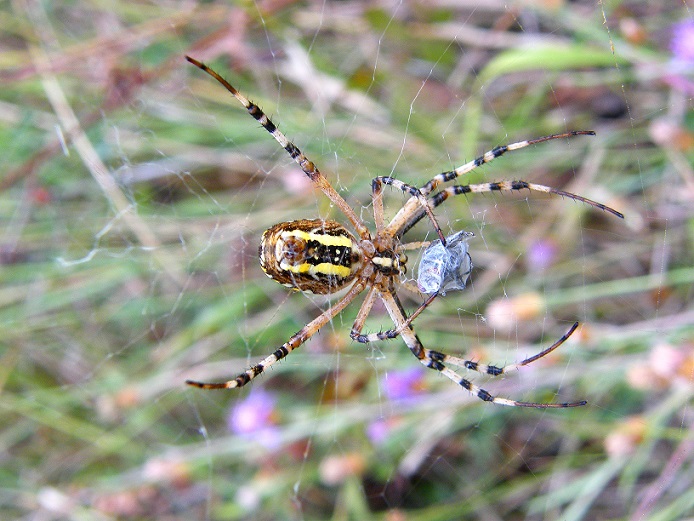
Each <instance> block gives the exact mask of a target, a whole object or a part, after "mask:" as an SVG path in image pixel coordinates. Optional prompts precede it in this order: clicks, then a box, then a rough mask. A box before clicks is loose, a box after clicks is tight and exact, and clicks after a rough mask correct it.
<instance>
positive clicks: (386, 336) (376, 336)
mask: <svg viewBox="0 0 694 521" xmlns="http://www.w3.org/2000/svg"><path fill="white" fill-rule="evenodd" d="M438 295H439V294H438V293H433V294H432V295H430V296H429V298H427V299H426V300H425V301H424V302H423V303H422V304H420V306H419V307H418V308H417V309H416V310H415V311H414V313H412V314H411V315H410V316H409V317H407V319H406V320H405V321H404V322H403V323H402V324H400V325H398V326H397V327H396V328H395V329H389V330H388V331H379V332H378V333H368V334H366V335H362V334H361V330H362V328H363V326H364V323H363V321H362V323H361V324H360V327H359V328H357V327H356V326H357V324H356V323H355V327H353V328H352V331H351V332H350V334H349V336H350V337H351V338H352V340H355V341H357V342H360V343H362V344H367V343H369V342H377V341H379V340H391V339H393V338H397V336H398V335H400V334H401V333H402V332H403V330H404V329H405V328H408V327H410V324H412V322H413V321H414V319H415V318H417V317H418V316H419V315H420V313H421V312H422V311H424V310H425V309H426V308H427V307H428V306H429V304H431V303H432V302H433V301H434V299H435V298H436V297H438Z"/></svg>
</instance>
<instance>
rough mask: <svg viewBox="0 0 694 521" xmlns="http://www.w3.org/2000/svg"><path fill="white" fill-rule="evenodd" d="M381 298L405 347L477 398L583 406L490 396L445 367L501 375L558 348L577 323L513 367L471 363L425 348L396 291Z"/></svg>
mask: <svg viewBox="0 0 694 521" xmlns="http://www.w3.org/2000/svg"><path fill="white" fill-rule="evenodd" d="M381 298H382V299H383V303H384V304H385V306H386V309H387V310H388V314H390V316H391V318H392V319H393V322H395V324H398V329H400V328H402V330H401V333H400V334H401V336H402V338H403V340H404V341H405V343H406V344H407V347H409V349H410V351H411V352H412V354H413V355H414V356H416V357H417V359H418V360H419V361H420V363H422V364H423V365H424V366H425V367H428V368H429V369H435V370H436V371H439V372H440V373H441V374H443V375H444V376H446V377H447V378H448V379H450V380H452V381H453V382H455V383H457V384H458V385H460V386H461V387H462V388H463V389H465V390H466V391H467V392H469V393H470V394H471V395H473V396H475V397H477V398H479V399H480V400H483V401H485V402H492V403H496V404H499V405H507V406H510V407H531V408H535V409H559V408H566V407H580V406H582V405H585V404H586V402H585V401H583V400H582V401H579V402H563V403H536V402H520V401H516V400H509V399H508V398H500V397H497V396H493V395H492V394H490V393H489V392H488V391H486V390H484V389H482V388H481V387H478V386H477V385H475V384H473V383H472V382H471V381H470V380H468V379H467V378H463V377H462V376H460V375H459V374H458V373H456V372H455V371H454V370H452V369H450V368H449V367H447V366H446V362H448V363H451V364H455V365H458V364H456V362H459V363H460V364H459V365H460V366H461V367H465V368H466V369H470V370H473V371H477V372H481V373H484V374H491V375H493V376H497V375H499V374H503V373H504V372H505V370H508V369H510V368H512V367H520V366H523V365H528V364H530V363H532V362H534V361H535V360H537V359H539V358H542V357H543V356H545V355H547V354H549V353H551V352H552V351H553V350H554V349H556V348H557V347H559V346H560V345H561V344H562V343H563V342H564V341H565V340H566V339H567V338H568V337H569V335H570V334H571V333H573V331H574V330H575V329H576V327H578V324H574V326H573V327H572V328H571V330H570V331H569V332H568V333H567V334H565V335H564V336H563V337H562V338H561V339H560V340H558V341H557V342H555V343H554V344H552V346H550V347H549V348H547V349H545V350H544V351H542V352H541V353H539V354H537V355H535V356H532V357H530V358H527V359H526V360H523V361H522V362H520V363H519V364H514V365H512V366H506V367H495V366H491V365H484V364H479V363H477V362H472V361H468V360H463V359H460V358H455V357H450V356H448V355H446V354H443V353H440V352H438V351H432V350H430V349H426V348H425V347H424V346H423V345H422V342H421V341H420V340H419V338H418V337H417V335H416V334H415V332H414V329H412V326H411V325H409V324H408V325H407V326H406V327H405V326H404V325H405V323H406V322H407V318H406V317H405V312H404V310H403V308H402V304H401V303H400V301H399V299H398V297H397V295H396V294H395V292H392V291H391V292H387V293H383V294H381Z"/></svg>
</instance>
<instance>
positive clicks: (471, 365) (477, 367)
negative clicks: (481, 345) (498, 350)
mask: <svg viewBox="0 0 694 521" xmlns="http://www.w3.org/2000/svg"><path fill="white" fill-rule="evenodd" d="M577 328H578V322H575V323H574V324H573V325H572V326H571V329H569V330H568V331H567V332H566V333H564V334H563V335H562V337H561V338H560V339H559V340H557V341H556V342H554V343H553V344H552V345H551V346H549V347H548V348H547V349H544V350H543V351H541V352H540V353H538V354H536V355H533V356H531V357H530V358H526V359H525V360H523V361H522V362H518V363H515V364H509V365H505V366H503V367H498V366H495V365H488V364H481V363H479V362H474V361H472V360H465V359H464V358H459V357H457V356H451V355H447V354H445V353H439V352H437V351H429V350H427V351H428V353H429V357H430V358H432V359H434V360H439V361H441V362H443V363H444V364H450V365H455V366H457V367H464V368H465V369H467V370H469V371H476V372H478V373H481V374H486V375H490V376H499V375H502V374H507V373H509V372H511V371H513V370H515V369H518V368H520V367H523V366H526V365H529V364H531V363H533V362H535V361H536V360H539V359H540V358H542V357H544V356H547V355H548V354H550V353H551V352H552V351H554V350H555V349H556V348H557V347H559V346H560V345H562V344H563V343H564V342H566V340H567V339H568V338H569V337H570V336H571V335H572V334H573V332H574V331H576V329H577Z"/></svg>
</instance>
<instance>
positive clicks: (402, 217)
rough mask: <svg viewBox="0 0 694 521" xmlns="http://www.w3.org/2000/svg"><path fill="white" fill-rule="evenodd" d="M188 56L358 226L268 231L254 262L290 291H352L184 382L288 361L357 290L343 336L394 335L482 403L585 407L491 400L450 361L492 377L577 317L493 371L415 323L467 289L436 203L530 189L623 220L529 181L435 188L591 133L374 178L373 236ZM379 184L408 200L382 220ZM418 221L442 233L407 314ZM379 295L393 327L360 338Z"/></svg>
mask: <svg viewBox="0 0 694 521" xmlns="http://www.w3.org/2000/svg"><path fill="white" fill-rule="evenodd" d="M186 59H187V60H188V61H189V62H191V63H192V64H193V65H195V66H196V67H199V68H200V69H202V70H203V71H205V72H206V73H208V74H209V75H210V76H212V77H213V78H215V79H216V80H217V81H219V82H220V83H221V84H222V85H223V86H224V87H225V88H226V89H227V90H228V91H229V92H230V93H231V94H232V95H233V96H234V97H235V98H236V99H237V100H238V101H239V102H240V103H241V104H242V105H243V106H244V107H245V108H246V110H247V111H248V113H249V114H250V115H251V116H252V117H253V118H255V119H256V120H257V121H258V122H259V123H260V124H261V125H262V126H263V127H264V128H265V130H267V131H268V132H269V133H270V134H271V135H272V137H274V138H275V140H276V141H277V142H278V143H279V144H280V145H281V146H282V147H283V148H284V149H285V150H286V151H287V153H288V154H289V155H290V156H291V158H292V159H293V160H294V161H296V162H297V163H298V165H299V166H300V167H301V169H302V170H303V171H304V173H305V174H306V175H307V176H308V178H309V179H310V180H311V182H312V183H313V184H314V186H315V187H317V188H318V189H320V190H321V191H322V192H323V193H324V194H325V195H326V196H327V197H328V198H329V199H330V201H331V202H332V203H333V204H334V205H335V206H337V208H338V209H339V210H340V211H341V212H342V213H343V214H344V216H345V217H346V218H347V220H348V221H349V222H350V224H351V225H352V227H353V228H354V230H355V232H356V235H355V234H352V233H350V232H349V231H347V229H346V228H345V227H344V226H342V225H341V224H339V223H337V222H335V221H329V220H322V219H301V220H298V221H289V222H283V223H279V224H276V225H275V226H272V227H271V228H269V229H268V230H267V231H265V233H264V234H263V237H262V240H261V244H260V249H259V257H260V265H261V267H262V269H263V270H264V271H265V273H266V274H267V275H268V276H269V277H271V278H273V279H274V280H276V281H277V282H279V283H280V284H283V285H285V286H287V287H290V288H292V289H294V290H297V291H304V292H311V293H316V294H331V293H334V292H336V291H338V290H340V289H346V288H349V289H347V291H346V293H345V294H344V295H343V296H342V297H340V298H339V299H337V301H336V302H335V303H334V304H333V305H332V306H330V307H329V308H328V309H326V310H325V311H324V312H323V313H321V314H320V315H318V316H317V317H316V318H314V319H313V320H312V321H310V322H309V323H308V324H306V325H305V326H304V327H302V328H301V329H300V330H299V331H297V332H296V333H295V334H294V335H292V336H291V337H290V338H289V340H287V341H286V342H285V343H284V344H282V345H281V346H279V347H278V348H277V349H276V350H275V351H274V352H273V353H272V354H271V355H269V356H267V357H266V358H265V359H264V360H262V361H260V362H259V363H257V364H256V365H254V366H253V367H251V368H249V369H247V370H246V371H244V372H243V373H241V374H239V375H238V376H237V377H236V378H234V379H233V380H229V381H226V382H220V383H204V382H198V381H193V380H187V381H186V383H188V384H189V385H193V386H196V387H200V388H203V389H228V388H234V387H242V386H244V385H246V384H247V383H248V382H249V381H250V380H252V379H253V378H255V377H256V376H258V375H259V374H261V373H263V372H264V371H265V370H266V369H267V368H268V367H270V366H272V365H273V364H275V363H276V362H278V361H279V360H281V359H283V358H285V357H286V356H287V355H288V354H289V353H291V352H292V351H293V350H294V349H296V348H297V347H299V346H301V345H302V344H303V343H304V342H306V341H307V340H308V339H309V338H311V336H313V335H314V334H315V333H316V332H317V331H319V330H320V329H321V328H322V327H323V326H324V325H325V324H327V323H328V322H329V321H330V320H332V318H333V317H335V316H336V315H337V314H338V313H340V312H342V310H343V309H345V307H347V305H349V304H350V303H351V302H352V301H353V300H354V299H355V298H356V297H357V296H359V294H361V293H362V292H366V296H365V298H364V301H363V303H362V305H361V307H360V308H359V312H358V313H357V318H356V320H355V321H354V325H353V326H352V330H351V332H350V337H351V338H352V339H353V340H355V341H357V342H362V343H367V342H374V341H376V340H385V339H391V338H395V337H397V336H401V337H402V338H403V340H404V342H405V344H407V347H408V348H409V349H410V351H411V352H412V354H414V356H415V357H417V359H418V360H419V361H420V362H421V363H422V364H424V365H425V366H426V367H428V368H430V369H434V370H436V371H439V372H440V373H441V374H443V375H445V376H446V377H447V378H449V379H451V380H452V381H454V382H455V383H457V384H458V385H460V386H461V387H462V388H463V389H465V390H466V391H468V392H469V393H471V394H472V395H474V396H476V397H478V398H479V399H481V400H484V401H487V402H493V403H498V404H501V405H510V406H516V407H536V408H550V407H551V408H557V407H575V406H579V405H584V404H585V403H586V402H584V401H579V402H570V403H534V402H520V401H516V400H509V399H506V398H499V397H495V396H492V395H491V394H489V393H488V392H487V391H485V390H484V389H481V388H479V387H477V386H476V385H474V384H473V383H472V382H470V381H469V380H468V379H466V378H463V377H461V376H460V375H459V374H458V373H456V372H455V371H454V370H452V369H451V368H450V367H449V366H456V367H461V368H464V369H467V370H470V371H475V372H478V373H482V374H487V375H491V376H498V375H501V374H504V373H507V372H509V371H511V370H513V369H517V368H519V367H522V366H525V365H528V364H530V363H532V362H534V361H535V360H538V359H539V358H542V357H543V356H545V355H547V354H549V353H551V352H552V351H553V350H554V349H556V348H557V347H559V346H560V345H561V344H562V343H563V342H564V341H565V340H566V339H567V338H568V337H569V336H570V335H571V334H572V333H573V332H574V331H575V330H576V328H577V327H578V323H574V324H573V326H571V328H570V329H569V331H568V332H566V333H565V334H564V335H563V336H562V337H561V338H560V339H559V340H557V341H556V342H555V343H554V344H552V345H551V346H550V347H548V348H546V349H545V350H543V351H542V352H540V353H538V354H536V355H535V356H532V357H530V358H527V359H525V360H523V361H522V362H519V363H516V364H511V365H507V366H503V367H497V366H494V365H487V364H482V363H479V362H474V361H471V360H465V359H463V358H458V357H455V356H450V355H447V354H445V353H442V352H439V351H434V350H431V349H427V348H425V347H424V346H423V345H422V343H421V342H420V340H419V338H418V337H417V335H416V334H415V332H414V329H413V327H412V321H413V320H414V318H415V317H417V316H418V315H419V314H420V313H421V312H422V311H423V310H424V309H425V308H426V307H427V306H428V305H429V304H430V303H431V302H432V301H433V300H434V299H435V298H436V297H437V295H439V294H443V293H444V292H445V291H446V290H447V289H461V288H462V287H464V286H465V282H466V281H467V277H468V276H469V274H470V270H471V269H472V263H471V261H470V256H469V254H468V252H467V245H466V244H462V243H461V241H464V240H465V239H464V238H463V236H462V235H461V234H460V232H459V233H457V234H453V235H451V236H450V237H448V238H446V237H444V235H443V233H442V231H441V228H440V227H439V225H438V223H437V222H436V218H435V217H434V214H433V209H434V208H436V207H437V206H439V205H441V204H443V203H444V202H445V201H446V200H447V199H448V198H449V197H451V196H456V195H464V194H473V193H482V192H497V191H514V190H516V191H518V190H531V191H537V192H545V193H549V194H554V195H560V196H563V197H568V198H570V199H574V200H576V201H581V202H583V203H586V204H588V205H590V206H593V207H595V208H598V209H600V210H604V211H606V212H609V213H611V214H613V215H615V216H617V217H623V215H622V214H621V213H619V212H618V211H616V210H614V209H612V208H610V207H608V206H606V205H604V204H601V203H598V202H596V201H592V200H590V199H587V198H585V197H582V196H580V195H576V194H572V193H570V192H565V191H563V190H559V189H556V188H552V187H549V186H544V185H538V184H533V183H528V182H526V181H501V182H493V183H481V184H473V185H451V186H448V187H446V188H442V189H441V190H439V191H438V192H436V190H437V189H438V187H439V186H440V185H441V184H443V183H447V182H449V181H453V180H455V179H457V178H458V177H460V176H462V175H464V174H467V173H468V172H470V171H472V170H474V169H475V168H477V167H479V166H481V165H483V164H485V163H489V162H490V161H492V160H494V159H496V158H497V157H499V156H502V155H503V154H505V153H506V152H511V151H513V150H518V149H521V148H524V147H527V146H529V145H534V144H536V143H542V142H544V141H549V140H552V139H558V138H569V137H572V136H579V135H594V134H595V133H594V132H592V131H572V132H566V133H563V134H552V135H549V136H543V137H540V138H537V139H531V140H526V141H519V142H517V143H511V144H509V145H502V146H498V147H496V148H494V149H492V150H490V151H489V152H486V153H485V154H483V155H481V156H480V157H478V158H476V159H474V160H473V161H470V162H468V163H465V164H464V165H462V166H460V167H458V168H456V169H455V170H451V171H449V172H444V173H442V174H439V175H437V176H435V177H434V178H433V179H431V180H430V181H428V182H427V183H425V184H424V185H422V187H421V188H417V187H416V186H413V185H409V184H407V183H403V182H402V181H399V180H397V179H395V178H393V177H392V176H379V177H376V178H375V179H374V180H373V182H372V202H373V211H374V221H375V227H376V231H375V233H374V234H372V233H371V232H370V231H369V229H368V227H367V226H366V224H365V223H364V222H363V221H362V220H361V218H359V216H358V215H357V214H356V212H355V211H354V210H353V209H352V208H351V207H350V206H349V205H348V204H347V202H346V201H345V200H344V199H343V198H342V196H341V195H340V194H338V193H337V191H335V189H334V188H333V187H332V185H331V184H330V183H329V182H328V180H327V179H326V178H325V176H324V175H323V174H322V173H321V172H320V171H319V170H318V168H317V167H316V165H315V164H314V163H312V162H311V161H309V160H308V159H307V158H306V156H304V154H303V153H302V152H301V150H299V148H298V147H297V146H296V145H294V144H293V143H291V142H290V141H289V140H288V139H287V138H286V137H285V136H284V134H282V133H281V132H280V131H279V130H278V129H277V127H276V126H275V125H274V124H273V123H272V121H270V119H269V118H268V117H267V116H266V115H265V113H264V112H263V111H262V110H261V109H260V107H258V106H257V105H255V104H254V103H251V102H250V101H249V100H248V99H247V98H246V97H245V96H243V95H242V94H241V93H239V92H238V91H237V90H236V89H235V88H234V87H233V86H232V85H231V84H230V83H229V82H228V81H226V80H225V79H224V78H222V77H221V76H220V75H219V74H217V73H216V72H215V71H213V70H212V69H210V68H209V67H207V66H206V65H205V64H203V63H201V62H199V61H197V60H195V59H193V58H190V57H186ZM383 185H390V186H393V187H395V188H398V189H400V190H402V191H403V192H405V193H407V194H409V195H410V196H411V197H410V199H408V200H407V201H406V202H405V204H404V205H403V207H402V208H401V209H400V210H399V211H398V212H397V213H396V215H395V217H393V219H392V220H391V221H390V222H386V221H385V217H384V209H383V194H382V189H383ZM425 217H426V218H428V219H429V220H430V221H431V223H432V225H433V227H434V230H435V231H436V234H437V235H438V237H439V239H438V241H435V244H434V245H433V249H430V250H427V253H425V256H424V258H425V259H427V261H428V262H429V265H428V267H427V269H428V270H430V272H429V275H432V276H433V277H430V278H428V279H427V282H426V283H425V284H422V280H420V286H422V291H423V292H425V293H431V295H430V296H429V297H428V298H427V299H426V300H425V301H424V302H423V303H422V304H421V305H420V306H419V308H418V309H417V310H416V311H415V312H414V313H412V314H411V315H410V316H409V317H408V316H407V314H406V313H405V311H404V308H403V306H402V304H401V303H400V299H399V297H398V295H397V293H396V284H397V283H400V282H402V280H401V278H402V275H404V273H405V263H406V262H407V257H406V256H405V254H404V251H405V250H407V249H412V248H414V247H415V246H417V247H422V246H423V244H422V243H412V244H407V243H402V242H401V240H402V237H403V235H404V234H405V233H407V231H408V230H410V229H411V228H412V227H413V226H414V225H415V224H417V223H418V222H419V221H420V220H422V219H423V218H425ZM447 239H448V240H449V241H450V244H448V243H447ZM425 244H426V243H425ZM378 298H380V299H381V301H382V302H383V304H384V306H385V309H386V311H387V312H388V314H389V315H390V317H391V319H392V320H393V323H394V324H395V328H394V329H391V330H388V331H383V332H379V333H371V334H362V329H363V328H364V324H365V322H366V318H367V317H368V315H369V313H370V312H371V308H372V307H373V305H374V303H375V301H376V299H378Z"/></svg>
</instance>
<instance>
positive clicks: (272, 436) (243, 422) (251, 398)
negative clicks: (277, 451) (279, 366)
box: [227, 390, 279, 449]
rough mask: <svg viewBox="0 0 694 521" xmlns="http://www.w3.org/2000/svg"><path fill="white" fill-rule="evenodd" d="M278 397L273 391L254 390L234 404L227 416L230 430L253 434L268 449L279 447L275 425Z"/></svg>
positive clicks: (237, 432) (242, 433) (245, 434)
mask: <svg viewBox="0 0 694 521" xmlns="http://www.w3.org/2000/svg"><path fill="white" fill-rule="evenodd" d="M276 404H277V399H276V398H275V396H274V395H272V394H271V393H268V392H267V391H263V390H258V391H256V390H254V391H253V392H252V393H251V394H249V395H248V397H246V398H244V399H243V400H240V401H239V402H237V403H236V405H234V407H233V408H232V409H231V411H230V412H229V416H228V417H227V427H228V429H229V431H231V432H233V433H236V434H239V435H241V436H249V437H250V436H252V437H253V439H255V440H256V441H258V443H260V444H261V445H263V446H264V447H266V448H268V449H273V448H278V446H279V437H278V433H279V431H278V429H277V428H276V427H275V419H276V415H277V414H276Z"/></svg>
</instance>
